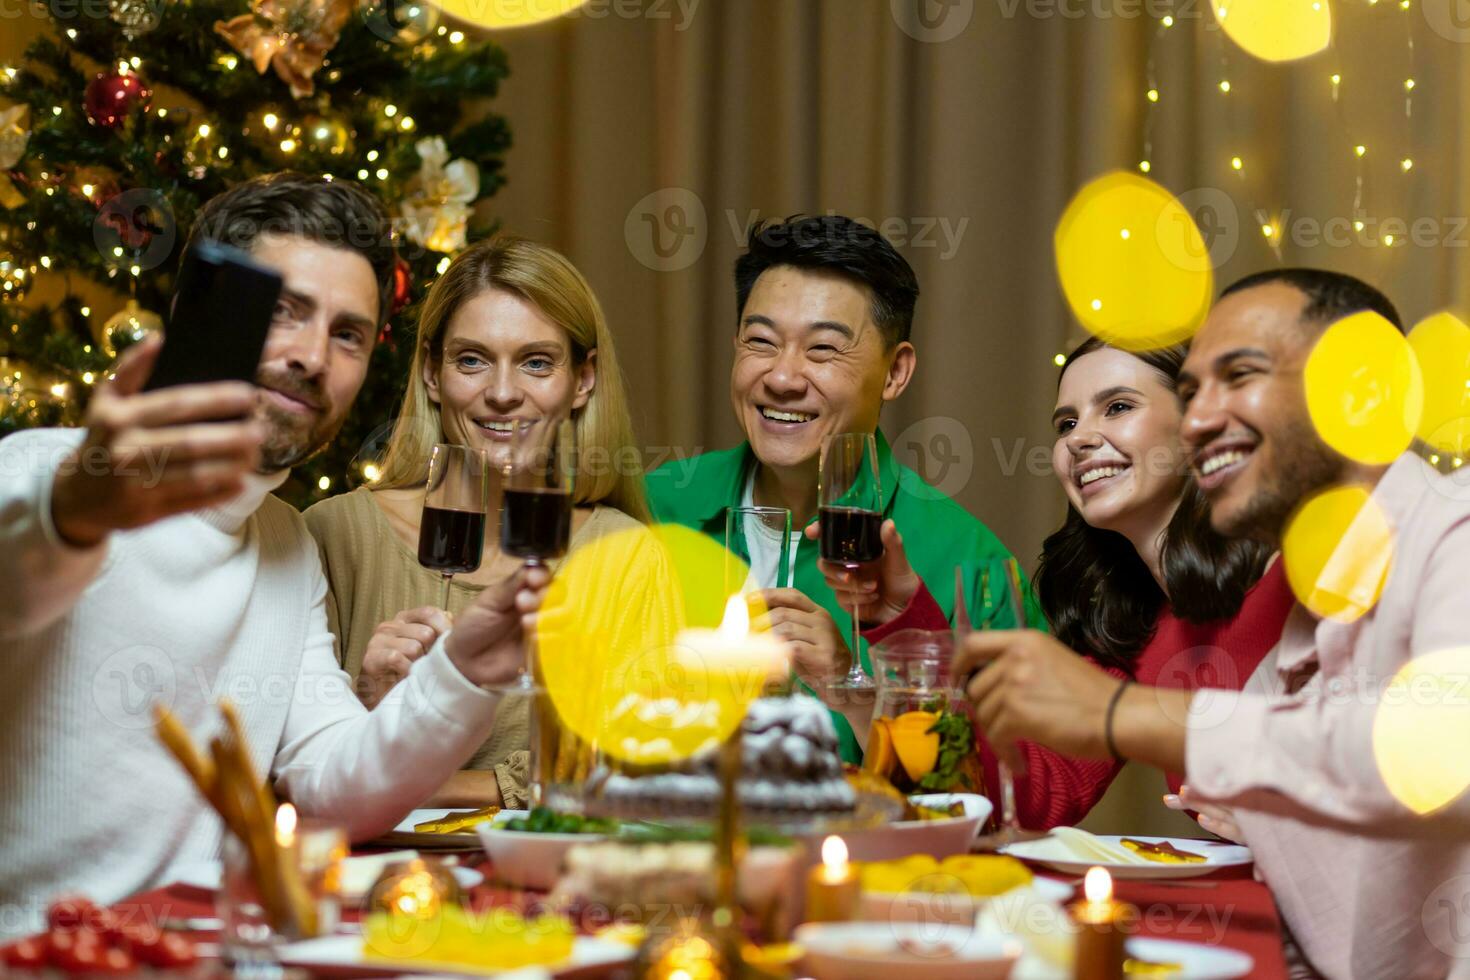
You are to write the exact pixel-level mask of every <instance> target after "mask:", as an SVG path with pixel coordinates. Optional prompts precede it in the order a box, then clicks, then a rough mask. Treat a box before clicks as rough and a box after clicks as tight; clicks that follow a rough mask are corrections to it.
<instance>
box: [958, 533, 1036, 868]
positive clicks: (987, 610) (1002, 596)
mask: <svg viewBox="0 0 1470 980" xmlns="http://www.w3.org/2000/svg"><path fill="white" fill-rule="evenodd" d="M980 609H981V616H982V617H983V619H981V621H980V628H981V629H996V628H998V625H997V623H996V618H995V614H996V611H997V610H998V609H1005V610H1007V611H1009V612H1010V614H1011V623H1010V625H1009V626H1008V627H1007V628H1009V629H1018V630H1021V629H1025V628H1026V598H1025V592H1024V590H1023V588H1022V585H1021V563H1020V562H1018V561H1016V559H1014V558H992V559H990V560H988V561H986V562H983V563H982V564H981V566H980ZM954 610H955V641H956V644H955V645H956V647H958V646H959V643H960V642H961V641H962V640H963V639H964V637H965V635H966V634H967V633H969V632H970V616H969V612H968V611H967V610H966V609H965V592H964V579H963V576H962V574H961V570H960V569H959V568H958V567H956V568H955V583H954ZM1001 625H1004V624H1001ZM964 683H965V686H968V681H966V682H964ZM996 775H997V776H998V777H999V778H1000V787H999V788H1000V831H999V832H998V833H997V834H994V835H992V837H993V839H994V841H995V842H997V843H1004V842H1007V841H1014V840H1018V839H1020V837H1021V821H1020V819H1019V818H1018V817H1017V815H1016V779H1015V776H1014V775H1012V773H1011V767H1010V766H1009V765H1007V764H1006V763H1005V762H1001V761H997V765H996Z"/></svg>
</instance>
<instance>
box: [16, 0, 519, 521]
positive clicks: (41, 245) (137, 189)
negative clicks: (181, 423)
mask: <svg viewBox="0 0 1470 980" xmlns="http://www.w3.org/2000/svg"><path fill="white" fill-rule="evenodd" d="M49 3H50V5H49V6H47V5H45V4H43V5H41V6H40V7H38V8H36V13H37V15H38V16H45V17H49V18H50V20H51V28H52V29H51V30H50V31H49V32H48V33H47V34H44V35H42V36H41V37H40V38H38V39H37V40H36V41H34V42H33V43H32V44H31V45H30V47H29V48H28V49H27V51H26V55H25V59H24V62H23V63H22V64H21V65H18V66H9V67H4V68H3V76H0V437H3V436H4V435H6V434H8V433H9V432H12V431H14V430H16V429H20V428H26V427H30V426H37V425H66V424H76V423H77V422H78V421H80V420H81V418H82V413H83V412H84V410H85V406H86V398H87V395H88V393H89V392H90V390H91V386H92V385H94V384H95V383H96V382H97V381H98V380H99V379H101V378H102V377H103V376H104V375H105V373H106V371H107V370H108V366H109V365H110V364H111V362H112V360H113V358H114V357H115V356H116V354H117V352H118V351H119V350H120V349H122V348H123V347H125V346H126V345H127V344H128V343H132V342H136V341H137V340H138V339H140V338H141V337H142V336H144V335H146V334H147V333H148V332H150V331H153V330H158V329H161V326H162V324H161V320H160V319H159V316H158V313H157V312H156V311H162V310H165V309H166V308H167V303H168V297H169V295H170V293H171V291H172V286H173V274H174V270H175V268H176V266H177V264H178V257H179V256H178V253H179V250H180V248H181V247H182V244H183V241H184V239H185V237H186V236H187V233H188V229H189V226H190V223H191V222H192V220H193V216H194V213H195V211H196V210H197V209H198V208H199V206H200V205H201V204H203V202H205V201H207V200H208V199H209V198H211V197H213V196H214V195H215V194H217V193H219V192H220V191H223V190H224V189H226V188H227V187H229V186H231V185H232V184H235V183H237V182H239V181H241V180H245V179H248V178H250V177H253V176H255V175H257V174H261V173H267V172H270V171H275V170H284V169H291V170H298V171H303V172H307V173H322V174H325V175H330V176H331V177H332V179H354V180H357V181H359V182H360V183H361V184H362V185H363V186H365V187H367V188H368V189H370V190H372V191H373V192H375V193H377V194H378V195H379V196H380V197H381V198H382V200H383V201H384V203H385V204H386V205H387V207H388V208H389V210H390V212H391V213H392V214H393V215H394V226H395V235H396V237H397V239H398V246H399V251H400V255H401V261H400V266H399V269H398V272H399V279H398V282H397V284H396V286H397V289H396V292H397V297H396V303H395V306H397V307H398V308H397V310H396V312H395V313H394V315H393V317H392V318H391V320H390V321H389V324H388V326H387V327H385V328H384V335H383V336H382V337H380V339H379V344H378V347H377V350H376V352H375V353H374V355H373V364H372V368H371V370H370V373H369V376H368V379H367V382H366V383H365V385H364V386H363V390H362V394H361V395H360V396H359V398H358V401H357V408H356V410H355V412H354V414H353V416H352V417H351V418H350V419H349V420H348V422H347V425H346V426H345V427H344V429H343V431H342V433H341V435H340V436H339V437H338V439H337V440H336V442H335V443H334V444H333V446H332V447H331V448H329V449H328V450H327V452H325V453H324V454H322V455H321V456H319V457H317V458H316V459H313V460H311V461H309V462H308V463H305V464H303V465H302V466H301V467H299V468H298V469H297V470H296V472H295V473H294V474H293V476H292V480H291V482H290V483H288V484H287V485H286V486H285V487H283V488H282V490H281V493H282V495H283V496H285V497H287V499H290V500H291V501H292V502H294V503H296V504H297V505H299V506H300V505H305V504H308V503H310V502H311V501H313V500H316V499H320V498H321V497H323V496H326V495H328V494H331V493H337V492H340V491H342V490H345V489H348V488H349V487H350V486H352V485H355V484H356V483H359V482H361V481H362V480H363V479H365V478H366V479H371V477H372V475H373V467H372V458H373V453H374V451H375V449H377V448H379V447H380V445H381V443H382V442H383V441H384V439H385V437H386V432H387V427H388V424H389V422H390V421H391V419H392V417H393V414H394V411H395V409H396V407H397V402H398V399H399V397H400V395H401V389H402V386H403V380H404V372H405V371H406V369H407V364H408V361H409V359H410V358H411V356H412V340H411V335H410V334H411V325H412V323H413V314H414V309H413V302H414V301H416V300H417V299H420V298H422V294H423V292H424V287H425V285H426V284H427V283H428V282H429V281H430V280H431V279H432V278H433V276H434V275H435V274H436V271H437V270H442V268H443V267H444V266H445V265H447V264H448V262H449V257H450V256H451V255H452V254H453V253H454V252H456V251H458V250H459V249H461V248H463V247H464V246H465V244H466V242H467V241H472V240H474V239H475V238H478V237H481V236H483V235H484V234H486V233H488V232H489V231H490V230H491V229H490V228H488V227H485V226H483V225H482V224H478V223H476V222H475V221H474V220H473V217H472V212H471V209H472V206H473V204H474V202H475V201H476V200H478V199H480V198H483V197H487V196H489V195H490V194H492V193H494V191H495V190H496V189H497V188H498V187H499V186H500V184H501V183H502V182H503V176H502V171H501V165H502V156H503V154H504V152H505V150H506V148H507V147H508V146H509V143H510V137H509V133H508V131H507V128H506V125H505V121H504V119H503V118H501V117H499V116H497V115H494V114H490V115H486V116H483V117H482V118H478V119H475V120H473V121H468V120H466V119H463V118H461V110H462V106H463V105H464V102H465V100H467V99H471V98H483V97H487V96H493V95H494V93H495V91H496V88H497V87H498V85H499V82H500V80H501V79H502V78H504V77H505V75H506V72H507V69H506V62H505V56H504V52H503V51H502V50H501V49H500V48H498V47H496V46H495V45H494V44H493V43H491V42H488V41H478V40H475V41H472V40H470V39H468V38H467V37H466V36H465V35H464V34H463V33H462V32H461V31H459V30H457V29H455V27H454V25H453V24H450V23H441V22H440V21H441V18H440V15H439V13H438V10H437V9H436V8H435V7H433V6H431V5H429V4H428V3H427V2H426V0H420V2H419V3H416V2H415V0H376V2H362V0H109V2H108V4H107V5H106V12H107V14H108V16H95V15H92V16H89V14H97V13H101V11H99V10H96V9H95V8H96V6H97V4H96V3H95V0H93V2H92V3H91V4H90V8H92V9H89V4H88V3H80V4H79V3H78V2H76V0H49ZM38 276H57V277H62V276H64V277H66V279H65V281H66V283H67V290H66V292H67V295H66V297H65V298H63V299H62V300H60V301H59V302H54V303H47V304H44V305H42V304H32V305H29V306H27V305H26V304H25V302H24V301H25V297H26V294H27V292H28V291H29V289H30V287H31V286H32V285H33V283H34V281H35V280H36V278H37V277H38ZM79 278H81V279H91V280H94V281H96V282H98V283H102V284H105V285H106V286H108V287H110V292H112V293H115V294H116V296H117V302H116V304H115V305H116V306H117V307H119V309H118V310H117V312H116V313H115V314H114V315H112V316H107V315H106V314H109V313H112V311H111V310H96V311H94V310H92V309H91V308H89V307H88V306H87V305H85V304H84V303H83V302H82V300H81V299H80V298H78V297H76V296H74V295H72V294H71V288H72V284H73V283H74V282H75V281H77V280H78V279H79Z"/></svg>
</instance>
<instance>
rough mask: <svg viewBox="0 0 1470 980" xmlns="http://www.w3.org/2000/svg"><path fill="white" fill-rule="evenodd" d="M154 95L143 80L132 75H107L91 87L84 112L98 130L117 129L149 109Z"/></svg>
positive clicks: (107, 72) (110, 73)
mask: <svg viewBox="0 0 1470 980" xmlns="http://www.w3.org/2000/svg"><path fill="white" fill-rule="evenodd" d="M152 98H153V92H152V90H151V89H149V88H148V83H147V82H145V81H143V76H142V75H139V74H137V73H136V72H131V71H116V70H114V71H105V72H102V73H101V74H100V75H98V76H97V77H96V78H94V79H92V80H91V81H90V82H88V83H87V91H86V93H85V94H84V95H83V96H82V109H83V110H84V111H85V112H86V113H87V121H88V122H90V123H92V125H94V126H102V127H104V128H106V129H116V128H117V127H118V126H119V125H121V124H122V121H123V120H124V119H126V118H127V117H128V116H129V115H130V114H132V112H133V110H135V109H144V110H146V109H147V108H148V103H149V101H150V100H151V99H152Z"/></svg>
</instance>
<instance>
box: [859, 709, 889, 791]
mask: <svg viewBox="0 0 1470 980" xmlns="http://www.w3.org/2000/svg"><path fill="white" fill-rule="evenodd" d="M891 722H892V719H890V718H874V719H873V728H872V730H871V731H870V732H869V733H868V751H867V752H865V753H863V769H864V770H865V771H866V772H870V773H872V774H873V775H875V776H882V777H883V778H884V779H887V778H888V774H889V773H891V772H892V771H893V764H894V763H895V762H896V761H898V760H897V759H896V758H895V757H894V754H893V728H892V725H891Z"/></svg>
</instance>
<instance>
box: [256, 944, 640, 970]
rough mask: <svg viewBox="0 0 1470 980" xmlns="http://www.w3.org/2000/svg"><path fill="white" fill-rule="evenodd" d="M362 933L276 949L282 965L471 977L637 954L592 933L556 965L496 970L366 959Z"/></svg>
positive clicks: (600, 962)
mask: <svg viewBox="0 0 1470 980" xmlns="http://www.w3.org/2000/svg"><path fill="white" fill-rule="evenodd" d="M362 946H363V942H362V936H323V937H321V938H319V939H308V940H305V941H304V942H299V943H291V944H289V945H287V946H282V947H281V948H280V949H279V950H278V955H279V957H280V961H281V963H282V964H283V965H285V966H301V967H308V968H312V969H316V970H352V971H354V972H358V971H371V972H373V973H376V974H378V975H382V974H386V973H414V974H429V973H432V974H438V975H453V976H471V977H493V976H500V977H511V976H515V977H522V976H559V975H561V974H562V973H567V972H570V971H573V970H583V969H588V968H591V967H610V966H616V965H618V964H621V963H627V962H629V961H631V960H632V959H633V957H634V955H635V954H636V953H637V950H635V949H634V948H633V947H631V946H629V945H627V944H626V943H618V942H613V941H612V940H609V939H597V938H595V937H591V936H578V937H576V938H575V939H574V940H573V941H572V955H571V958H569V959H568V960H567V961H566V962H565V963H561V964H558V965H557V966H555V967H534V968H530V969H520V970H504V969H497V968H495V967H493V966H469V965H466V964H463V963H438V962H431V961H428V960H402V961H398V960H384V959H378V958H377V957H373V958H372V959H369V958H368V957H367V956H366V955H364V953H363V949H362Z"/></svg>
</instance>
